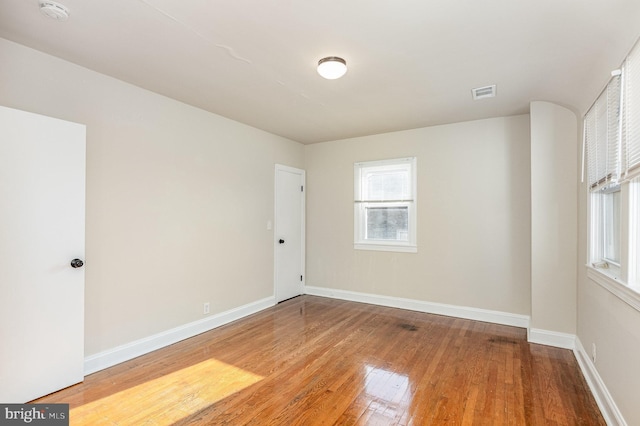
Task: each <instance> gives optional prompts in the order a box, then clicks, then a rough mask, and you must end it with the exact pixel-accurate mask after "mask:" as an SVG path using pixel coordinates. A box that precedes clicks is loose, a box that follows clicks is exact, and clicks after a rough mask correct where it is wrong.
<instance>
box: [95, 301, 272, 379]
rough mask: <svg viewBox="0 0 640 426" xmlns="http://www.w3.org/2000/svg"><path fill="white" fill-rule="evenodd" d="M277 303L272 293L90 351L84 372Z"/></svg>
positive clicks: (158, 347)
mask: <svg viewBox="0 0 640 426" xmlns="http://www.w3.org/2000/svg"><path fill="white" fill-rule="evenodd" d="M274 305H275V297H274V296H270V297H267V298H264V299H261V300H258V301H255V302H251V303H248V304H246V305H243V306H239V307H237V308H233V309H230V310H228V311H225V312H221V313H219V314H216V315H211V316H209V317H207V318H204V319H201V320H198V321H193V322H191V323H188V324H184V325H181V326H179V327H175V328H172V329H170V330H166V331H163V332H160V333H158V334H154V335H152V336H149V337H145V338H142V339H139V340H136V341H133V342H130V343H126V344H124V345H121V346H118V347H115V348H113V349H108V350H106V351H103V352H100V353H97V354H94V355H90V356H88V357H85V359H84V374H85V376H86V375H89V374H91V373H95V372H96V371H100V370H104V369H105V368H108V367H111V366H114V365H116V364H120V363H121V362H125V361H129V360H131V359H133V358H137V357H139V356H141V355H144V354H147V353H149V352H153V351H155V350H157V349H161V348H164V347H165V346H169V345H172V344H174V343H176V342H179V341H181V340H184V339H188V338H190V337H193V336H196V335H198V334H201V333H204V332H206V331H209V330H212V329H214V328H216V327H220V326H222V325H225V324H228V323H230V322H232V321H236V320H238V319H241V318H244V317H246V316H248V315H251V314H255V313H256V312H260V311H262V310H264V309H267V308H269V307H271V306H274Z"/></svg>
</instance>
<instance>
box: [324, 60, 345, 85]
mask: <svg viewBox="0 0 640 426" xmlns="http://www.w3.org/2000/svg"><path fill="white" fill-rule="evenodd" d="M346 72H347V62H346V61H345V60H344V59H342V58H338V57H337V56H328V57H326V58H322V59H320V60H319V61H318V74H320V75H321V76H322V77H324V78H326V79H327V80H335V79H336V78H340V77H342V76H343V75H344V74H345V73H346Z"/></svg>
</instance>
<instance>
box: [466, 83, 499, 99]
mask: <svg viewBox="0 0 640 426" xmlns="http://www.w3.org/2000/svg"><path fill="white" fill-rule="evenodd" d="M471 94H472V95H473V100H474V101H477V100H478V99H484V98H495V96H496V85H495V84H493V85H491V86H484V87H476V88H475V89H471Z"/></svg>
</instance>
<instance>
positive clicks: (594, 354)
mask: <svg viewBox="0 0 640 426" xmlns="http://www.w3.org/2000/svg"><path fill="white" fill-rule="evenodd" d="M591 360H592V361H593V363H594V364H595V363H596V344H595V343H592V344H591Z"/></svg>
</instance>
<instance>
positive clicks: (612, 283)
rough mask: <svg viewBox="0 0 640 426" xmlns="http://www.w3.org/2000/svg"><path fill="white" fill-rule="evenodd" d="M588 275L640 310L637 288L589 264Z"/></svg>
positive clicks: (639, 297)
mask: <svg viewBox="0 0 640 426" xmlns="http://www.w3.org/2000/svg"><path fill="white" fill-rule="evenodd" d="M587 277H588V278H589V279H591V280H592V281H593V282H595V283H596V284H598V285H600V286H601V287H603V288H604V289H606V290H608V291H610V292H611V293H612V294H614V295H615V296H617V297H618V298H619V299H620V300H622V301H623V302H625V303H627V304H628V305H629V306H631V307H632V308H634V309H635V310H637V311H640V292H639V291H638V290H636V289H635V288H632V287H629V286H627V285H625V284H623V283H622V282H620V281H618V280H617V279H615V278H613V277H610V276H609V275H607V274H606V273H605V272H603V271H601V270H599V269H596V268H594V267H592V266H591V265H587Z"/></svg>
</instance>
